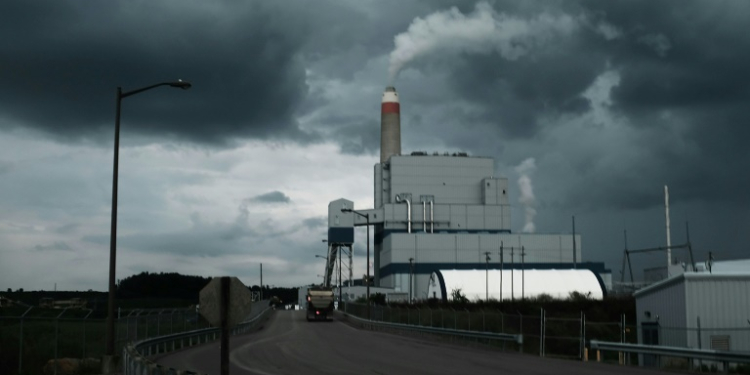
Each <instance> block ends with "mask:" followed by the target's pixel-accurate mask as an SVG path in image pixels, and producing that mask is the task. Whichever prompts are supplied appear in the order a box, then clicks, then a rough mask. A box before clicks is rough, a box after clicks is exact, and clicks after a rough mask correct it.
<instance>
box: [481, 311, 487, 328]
mask: <svg viewBox="0 0 750 375" xmlns="http://www.w3.org/2000/svg"><path fill="white" fill-rule="evenodd" d="M482 331H484V332H487V319H485V316H484V309H482Z"/></svg>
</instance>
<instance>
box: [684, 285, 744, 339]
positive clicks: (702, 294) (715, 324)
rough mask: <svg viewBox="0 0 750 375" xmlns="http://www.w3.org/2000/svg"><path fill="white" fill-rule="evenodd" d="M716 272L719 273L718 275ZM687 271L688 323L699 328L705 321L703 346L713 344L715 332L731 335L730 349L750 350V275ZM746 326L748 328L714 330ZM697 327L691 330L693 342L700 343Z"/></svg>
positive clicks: (702, 330)
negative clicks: (698, 324)
mask: <svg viewBox="0 0 750 375" xmlns="http://www.w3.org/2000/svg"><path fill="white" fill-rule="evenodd" d="M714 275H715V276H714ZM714 275H711V274H709V276H708V277H705V274H704V275H700V276H697V277H696V276H693V275H691V274H687V275H685V283H686V293H687V303H686V306H685V309H686V315H687V319H688V321H687V322H688V324H689V325H690V326H691V327H694V328H697V320H698V317H700V321H701V347H702V348H704V349H707V348H710V337H711V336H712V335H729V336H730V340H729V342H730V350H732V351H738V350H739V351H750V322H749V321H748V319H750V275H747V276H744V277H741V276H737V277H732V276H723V275H720V274H714ZM712 328H725V329H726V328H744V329H745V330H739V329H738V330H731V331H727V330H713V329H712ZM697 338H698V334H697V329H696V330H694V331H693V332H691V333H690V335H689V343H690V344H691V346H692V347H695V348H697V347H698V340H697Z"/></svg>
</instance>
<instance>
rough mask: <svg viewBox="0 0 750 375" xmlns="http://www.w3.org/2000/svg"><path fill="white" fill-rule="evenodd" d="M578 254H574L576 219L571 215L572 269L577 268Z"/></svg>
mask: <svg viewBox="0 0 750 375" xmlns="http://www.w3.org/2000/svg"><path fill="white" fill-rule="evenodd" d="M577 258H578V254H576V217H575V215H573V269H576V268H578V267H577V266H576V263H578V259H577Z"/></svg>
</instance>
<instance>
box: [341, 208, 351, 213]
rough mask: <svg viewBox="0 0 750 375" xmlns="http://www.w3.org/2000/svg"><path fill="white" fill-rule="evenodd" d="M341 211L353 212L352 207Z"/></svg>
mask: <svg viewBox="0 0 750 375" xmlns="http://www.w3.org/2000/svg"><path fill="white" fill-rule="evenodd" d="M341 212H352V209H351V208H342V209H341Z"/></svg>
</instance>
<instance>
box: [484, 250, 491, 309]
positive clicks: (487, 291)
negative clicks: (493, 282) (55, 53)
mask: <svg viewBox="0 0 750 375" xmlns="http://www.w3.org/2000/svg"><path fill="white" fill-rule="evenodd" d="M484 256H485V258H484V300H485V301H487V302H489V301H490V252H489V251H487V252H485V253H484Z"/></svg>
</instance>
